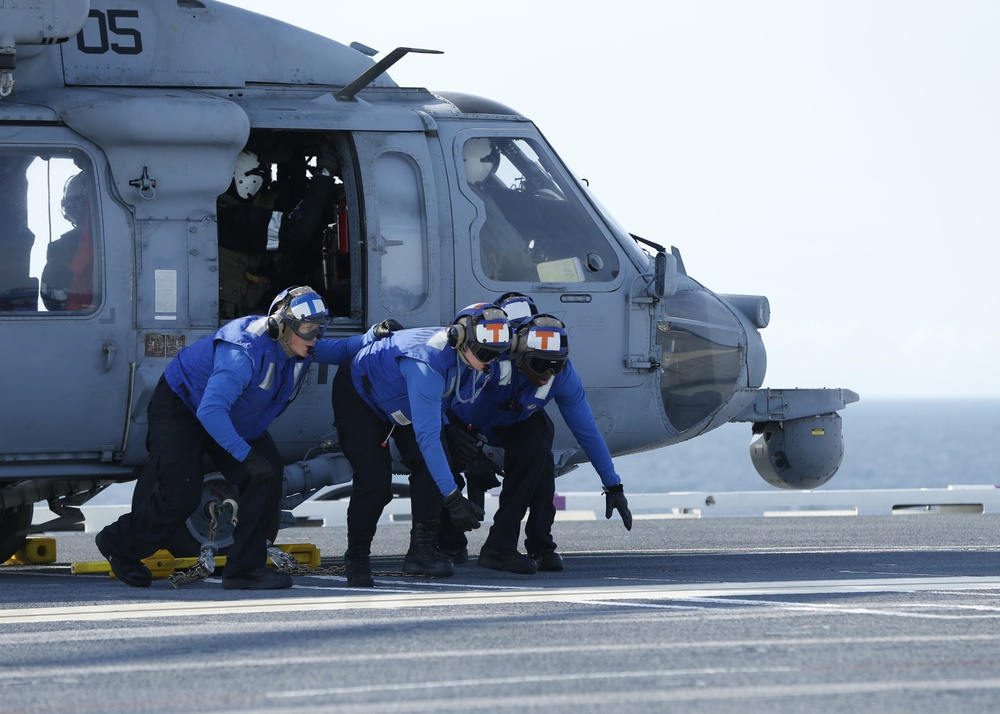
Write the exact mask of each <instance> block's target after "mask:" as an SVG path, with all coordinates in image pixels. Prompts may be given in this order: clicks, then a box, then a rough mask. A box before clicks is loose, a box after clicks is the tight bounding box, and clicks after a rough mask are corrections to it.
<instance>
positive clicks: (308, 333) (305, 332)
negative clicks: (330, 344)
mask: <svg viewBox="0 0 1000 714" xmlns="http://www.w3.org/2000/svg"><path fill="white" fill-rule="evenodd" d="M292 332H294V333H295V334H296V335H298V336H299V337H301V338H302V339H303V340H305V341H306V342H309V341H311V340H318V339H319V338H320V337H322V336H323V333H324V332H326V323H325V322H323V323H319V322H305V321H303V320H292Z"/></svg>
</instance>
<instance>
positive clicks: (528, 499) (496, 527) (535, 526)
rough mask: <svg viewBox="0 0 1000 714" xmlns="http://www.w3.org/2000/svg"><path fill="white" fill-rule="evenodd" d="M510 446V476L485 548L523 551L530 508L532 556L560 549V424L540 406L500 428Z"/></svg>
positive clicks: (527, 545)
mask: <svg viewBox="0 0 1000 714" xmlns="http://www.w3.org/2000/svg"><path fill="white" fill-rule="evenodd" d="M494 431H495V433H496V435H497V438H499V440H500V446H502V447H503V450H504V458H503V465H504V477H503V484H502V485H501V487H500V504H499V507H498V508H497V511H496V514H495V515H494V516H493V525H492V526H491V527H490V533H489V535H488V536H487V537H486V542H485V543H483V547H482V550H491V551H498V552H501V553H508V552H511V551H514V550H517V541H518V536H519V535H520V533H521V520H522V519H523V518H524V514H525V512H527V513H528V521H527V523H526V524H525V527H524V548H525V550H526V551H527V553H528V554H529V555H533V556H536V555H541V554H543V553H548V552H551V551H554V550H555V549H556V543H555V541H554V540H553V539H552V524H553V522H555V519H556V508H555V505H554V504H553V498H554V496H555V492H556V466H555V462H554V461H553V459H552V441H553V439H554V438H555V425H554V424H553V423H552V419H550V418H549V415H548V414H546V413H545V411H544V410H541V409H539V410H538V411H537V412H535V413H534V414H532V415H531V416H530V417H528V418H527V419H524V420H522V421H519V422H516V423H515V424H512V425H510V426H505V427H499V428H497V429H495V430H494Z"/></svg>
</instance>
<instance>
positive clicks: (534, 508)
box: [449, 296, 632, 573]
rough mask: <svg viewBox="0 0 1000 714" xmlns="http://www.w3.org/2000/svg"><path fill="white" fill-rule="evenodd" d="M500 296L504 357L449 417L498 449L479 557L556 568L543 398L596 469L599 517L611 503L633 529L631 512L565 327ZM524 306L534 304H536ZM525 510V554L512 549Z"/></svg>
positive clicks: (505, 564) (525, 569)
mask: <svg viewBox="0 0 1000 714" xmlns="http://www.w3.org/2000/svg"><path fill="white" fill-rule="evenodd" d="M519 297H522V298H524V296H519ZM524 299H525V300H528V301H529V302H530V300H529V299H528V298H524ZM500 302H501V304H502V305H504V309H509V310H511V313H510V314H511V324H512V325H514V334H513V336H512V338H511V349H510V357H509V359H501V360H499V361H498V362H497V363H496V364H495V365H494V366H493V378H492V379H491V380H490V382H489V384H487V385H486V388H485V389H484V390H483V393H482V394H481V395H480V396H479V398H478V399H477V400H476V401H475V402H471V403H468V402H466V403H463V402H459V401H457V400H455V401H453V402H452V404H451V407H450V411H451V414H452V415H453V419H455V420H457V421H458V423H459V424H460V425H461V426H464V427H465V428H466V429H468V430H469V431H470V432H472V433H478V434H480V435H481V436H482V437H483V438H485V439H486V440H487V441H488V442H489V443H491V444H493V445H495V446H500V447H502V448H503V449H504V479H503V486H502V488H501V491H500V503H499V508H498V509H497V512H496V514H495V515H494V517H493V526H492V527H491V528H490V532H489V535H488V536H487V538H486V541H485V542H484V543H483V546H482V548H481V549H480V554H479V560H478V564H479V565H480V566H482V567H487V568H492V569H494V570H506V571H510V572H516V573H534V572H536V570H538V569H541V570H562V569H563V563H562V558H561V556H560V555H559V554H558V553H557V552H556V543H555V541H554V540H553V538H552V523H553V522H554V521H555V514H556V512H555V506H554V505H553V497H554V495H555V478H556V473H555V463H554V461H553V457H552V442H553V439H554V436H555V427H554V424H553V423H552V420H551V419H550V418H549V416H548V415H547V414H546V413H545V405H546V404H548V403H549V402H551V401H554V402H555V403H556V406H557V407H558V408H559V412H560V414H561V415H562V417H563V419H564V420H565V422H566V424H567V426H569V428H570V431H572V432H573V436H574V437H576V440H577V442H578V443H579V444H580V446H581V447H582V448H583V451H584V453H585V454H586V455H587V458H588V459H589V460H590V462H591V463H592V464H593V466H594V468H595V469H596V471H597V473H598V475H599V476H600V478H601V482H602V484H603V486H604V493H605V498H606V501H607V503H606V506H607V509H606V513H605V516H606V517H607V518H610V517H611V514H612V513H613V512H614V511H615V510H617V511H618V513H619V514H620V515H621V518H622V522H623V523H624V525H625V528H627V529H629V530H631V528H632V514H631V512H630V511H629V509H628V500H627V499H626V498H625V494H624V490H623V487H622V482H621V478H620V477H619V476H618V474H617V473H616V472H615V468H614V464H613V463H612V460H611V453H610V451H609V450H608V447H607V444H606V443H605V442H604V438H603V437H602V436H601V433H600V431H599V429H598V428H597V423H596V422H595V420H594V415H593V412H592V411H591V409H590V405H589V404H588V403H587V398H586V393H585V391H584V388H583V383H582V381H581V380H580V376H579V374H578V373H577V372H576V370H575V369H573V365H572V363H571V362H570V361H569V341H568V337H567V335H566V329H565V326H564V325H563V323H562V322H561V321H559V320H558V319H557V318H555V317H553V316H551V315H545V314H536V315H531V314H530V313H528V316H527V317H523V316H519V317H515V315H517V314H518V313H517V311H516V309H515V308H514V307H513V306H512V305H510V304H509V303H508V301H503V300H502V301H500ZM530 307H531V308H532V309H533V308H534V304H533V303H532V304H531V305H530ZM526 511H527V512H528V521H527V523H526V525H525V541H524V544H525V549H526V550H527V552H528V555H527V556H525V555H522V554H521V553H519V552H518V550H517V545H518V543H517V541H518V537H519V535H520V529H521V520H522V519H523V518H524V515H525V512H526ZM449 546H450V547H451V549H453V548H454V546H453V545H451V544H449Z"/></svg>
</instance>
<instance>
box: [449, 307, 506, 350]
mask: <svg viewBox="0 0 1000 714" xmlns="http://www.w3.org/2000/svg"><path fill="white" fill-rule="evenodd" d="M510 338H511V332H510V322H509V321H508V320H507V313H505V312H504V311H503V310H502V309H500V308H499V307H497V306H496V305H494V304H493V303H490V302H478V303H475V304H473V305H469V306H468V307H465V308H463V309H462V310H461V311H460V312H459V313H458V314H457V315H455V319H454V320H452V323H451V327H449V328H448V343H449V344H450V345H451V346H452V347H454V348H456V349H464V348H465V347H468V348H469V350H470V351H471V352H472V354H473V355H475V357H476V359H478V360H479V361H480V362H483V363H486V362H492V361H493V360H495V359H496V358H497V357H499V356H500V355H502V354H503V353H504V352H506V351H507V350H509V349H510Z"/></svg>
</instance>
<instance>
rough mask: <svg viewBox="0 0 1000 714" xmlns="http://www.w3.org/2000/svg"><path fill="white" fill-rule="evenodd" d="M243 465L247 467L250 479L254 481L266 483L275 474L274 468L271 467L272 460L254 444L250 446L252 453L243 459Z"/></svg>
mask: <svg viewBox="0 0 1000 714" xmlns="http://www.w3.org/2000/svg"><path fill="white" fill-rule="evenodd" d="M243 466H244V467H245V468H246V470H247V474H249V476H250V480H251V481H253V482H254V483H265V482H266V481H269V480H271V477H272V476H274V469H273V468H271V462H270V461H268V460H267V459H266V458H264V455H263V454H262V453H260V452H259V451H257V449H255V448H253V447H252V446H251V447H250V453H249V454H247V457H246V458H245V459H243Z"/></svg>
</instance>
